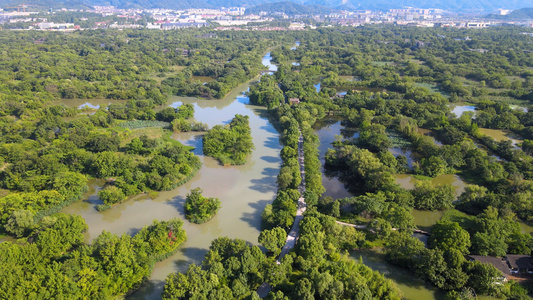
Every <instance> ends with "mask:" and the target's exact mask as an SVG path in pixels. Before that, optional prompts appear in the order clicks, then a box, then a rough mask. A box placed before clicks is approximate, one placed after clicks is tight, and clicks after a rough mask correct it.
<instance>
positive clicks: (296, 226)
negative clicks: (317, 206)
mask: <svg viewBox="0 0 533 300" xmlns="http://www.w3.org/2000/svg"><path fill="white" fill-rule="evenodd" d="M298 161H299V162H300V175H301V177H302V182H301V183H300V185H299V186H298V191H299V192H300V195H301V197H300V199H298V209H297V210H296V218H294V223H293V224H292V228H291V231H289V234H288V235H287V240H286V241H285V246H283V248H282V249H281V254H280V255H279V257H278V260H277V263H278V264H280V261H281V259H282V258H283V256H285V255H286V254H287V253H289V251H290V250H291V249H292V248H294V246H295V245H296V241H297V240H298V235H299V234H300V221H301V220H302V219H303V218H304V216H303V215H304V212H305V210H306V209H307V205H306V204H305V199H304V197H303V195H304V193H305V162H304V138H303V136H302V132H300V138H299V140H298Z"/></svg>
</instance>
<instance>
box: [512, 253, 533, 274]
mask: <svg viewBox="0 0 533 300" xmlns="http://www.w3.org/2000/svg"><path fill="white" fill-rule="evenodd" d="M506 258H507V263H508V264H509V270H510V272H511V274H517V273H533V266H532V264H531V262H532V260H531V256H529V255H507V256H506Z"/></svg>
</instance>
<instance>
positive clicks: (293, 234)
mask: <svg viewBox="0 0 533 300" xmlns="http://www.w3.org/2000/svg"><path fill="white" fill-rule="evenodd" d="M298 161H299V162H300V175H301V177H302V182H301V183H300V185H299V186H298V191H299V192H300V195H302V197H300V199H298V209H297V210H296V218H294V223H293V224H292V228H291V231H289V234H288V235H287V240H286V241H285V246H283V248H282V249H281V253H280V255H279V257H278V259H277V260H276V263H277V264H278V265H279V264H281V259H282V258H283V256H285V255H286V254H287V253H289V251H290V250H291V249H292V248H294V246H295V245H296V241H297V240H298V235H299V234H300V221H301V220H302V219H303V218H304V212H305V210H306V208H307V206H306V204H305V199H304V197H303V194H304V193H305V162H304V138H303V136H302V132H301V131H300V138H299V139H298ZM271 290H272V286H271V285H270V284H268V283H267V282H263V284H261V286H260V287H259V288H258V289H257V291H256V293H257V294H258V295H259V298H261V299H263V298H265V297H266V296H267V295H268V293H269V292H270V291H271Z"/></svg>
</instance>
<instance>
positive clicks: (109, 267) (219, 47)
mask: <svg viewBox="0 0 533 300" xmlns="http://www.w3.org/2000/svg"><path fill="white" fill-rule="evenodd" d="M207 31H208V29H202V30H184V31H179V32H147V31H145V30H132V31H117V32H112V31H83V32H73V33H70V34H63V33H55V32H33V31H24V32H7V31H1V32H0V39H1V43H0V51H1V52H2V53H3V54H4V55H2V56H0V188H1V190H0V229H1V230H0V234H2V235H6V236H10V237H12V239H11V240H10V241H5V242H2V243H0V251H1V252H2V254H1V255H0V268H2V270H1V271H0V276H1V277H2V280H0V284H1V285H2V286H1V287H0V293H1V294H0V295H1V296H0V297H2V298H12V296H13V295H22V296H23V297H24V298H38V297H41V298H84V297H87V295H90V297H91V298H93V297H94V298H111V297H116V296H122V295H126V294H128V293H131V292H132V291H134V290H135V289H137V288H139V287H140V286H141V285H142V283H143V282H144V281H145V280H146V278H148V277H149V276H150V273H151V268H152V266H153V264H154V262H156V261H160V260H163V259H165V258H167V257H168V256H169V255H171V254H172V253H174V252H175V251H176V250H177V249H179V248H178V247H179V245H180V244H182V243H183V242H184V241H185V239H186V234H185V232H184V231H183V229H182V228H181V226H182V224H183V223H182V221H181V220H180V219H179V218H177V219H174V220H169V221H154V223H153V224H152V225H150V226H147V227H145V228H143V229H141V230H140V231H139V232H137V233H131V232H130V233H124V234H123V235H121V236H119V235H114V234H111V233H109V232H103V233H102V234H101V235H100V236H98V237H97V238H95V239H94V240H93V241H92V243H91V244H88V243H86V241H85V239H84V236H83V234H84V232H86V231H87V225H86V223H85V221H84V220H83V218H81V217H79V216H77V215H66V214H62V213H59V214H58V212H59V211H60V210H61V209H62V208H63V207H65V206H68V205H70V204H71V203H74V202H76V201H79V200H80V199H82V198H83V197H84V196H83V195H84V193H85V191H86V190H87V183H88V180H90V179H94V178H99V179H104V180H105V186H104V187H103V188H102V189H101V190H100V191H99V193H98V196H99V201H100V202H99V203H98V204H97V205H94V206H95V207H94V209H98V210H99V211H104V210H107V209H113V207H114V206H117V205H120V203H121V202H124V201H130V200H131V198H132V197H134V196H137V195H141V196H143V195H144V196H148V197H150V195H151V194H152V193H156V192H159V191H165V190H171V189H174V188H176V187H177V186H180V185H182V184H183V183H185V182H187V181H188V180H190V179H192V178H193V177H194V176H195V174H196V172H197V171H198V170H199V168H201V160H200V159H199V157H198V156H196V155H195V154H194V153H193V152H191V150H192V147H190V146H185V145H183V144H181V143H180V142H178V141H176V140H174V139H173V138H172V137H171V135H172V134H173V133H174V132H185V131H199V132H201V133H203V141H202V143H203V151H204V154H206V155H210V156H213V157H215V158H217V159H218V160H219V161H220V163H221V164H222V165H231V164H244V163H245V162H246V159H247V157H248V155H249V154H250V153H251V150H252V149H253V143H252V136H251V130H250V124H249V119H248V117H247V116H241V115H236V116H235V117H234V119H232V120H231V121H229V122H228V123H227V125H225V126H223V125H216V126H214V127H213V128H211V129H209V128H208V126H207V125H205V124H201V123H198V122H196V121H195V120H194V109H195V107H194V106H193V105H191V104H182V105H180V106H178V107H177V108H174V107H167V106H166V105H165V104H166V103H167V100H168V99H169V98H170V97H172V96H174V95H179V96H194V97H199V98H202V99H210V101H218V100H217V99H222V98H224V97H225V96H226V95H227V94H228V93H229V92H230V91H231V90H232V89H234V88H235V87H237V86H238V85H240V84H242V83H244V82H247V81H249V80H250V79H252V78H254V77H256V76H257V74H259V72H260V71H261V70H263V69H264V66H262V65H261V60H260V58H261V56H262V55H263V54H264V53H265V52H267V51H270V52H271V55H272V57H273V62H275V63H276V64H277V65H278V70H277V71H276V72H274V73H273V74H272V75H263V76H262V77H261V78H260V81H259V82H258V83H256V84H252V85H251V86H250V90H249V91H248V93H247V95H248V97H249V99H250V104H254V105H259V106H264V107H266V108H267V109H268V114H269V115H270V118H271V119H272V120H274V121H273V122H275V126H276V129H277V130H278V132H279V140H280V142H281V144H282V145H283V148H282V150H281V152H280V153H279V156H280V158H281V160H282V163H281V165H280V167H279V173H278V175H277V181H276V182H277V185H278V190H277V193H276V196H275V199H274V200H273V202H272V203H269V204H267V205H266V207H265V209H264V211H263V212H262V225H261V227H262V228H261V229H262V231H261V233H260V234H259V236H258V239H257V241H258V243H259V244H260V245H261V246H262V247H259V246H257V245H258V244H254V245H250V244H248V243H246V242H245V241H243V240H240V239H230V238H226V237H219V238H217V239H215V240H214V241H212V242H211V246H210V248H209V250H208V251H207V253H206V255H205V259H204V260H203V262H201V263H199V264H194V265H191V266H190V267H189V268H188V270H187V271H186V272H185V273H173V274H171V275H169V276H168V278H167V280H166V285H165V287H164V291H163V294H162V297H163V298H165V299H188V298H194V297H197V296H200V295H201V296H202V297H206V298H207V297H210V298H225V299H228V298H235V299H244V298H246V299H252V298H253V299H257V297H258V296H259V294H260V292H261V291H262V290H261V289H262V288H261V287H262V286H264V285H265V284H266V285H268V286H269V287H270V289H271V290H270V293H268V296H267V298H268V299H315V298H318V299H321V298H328V299H329V298H331V299H345V298H346V299H348V298H350V299H351V298H361V299H368V298H379V299H402V297H403V296H402V292H401V291H400V289H399V288H398V287H397V286H396V284H395V283H394V282H393V281H391V280H390V279H387V278H386V277H384V276H383V275H382V274H379V273H378V272H376V271H372V269H370V268H369V267H368V266H366V265H365V261H364V260H357V259H353V257H352V256H351V255H350V254H348V253H349V252H348V251H353V250H356V249H357V250H360V249H373V250H376V251H380V252H381V253H383V254H384V256H385V257H386V259H387V261H388V262H389V263H390V264H394V265H396V266H399V267H401V268H403V269H405V270H406V271H407V272H409V273H410V274H412V275H413V276H415V277H418V278H420V279H421V280H423V281H425V282H427V283H429V284H431V285H432V286H434V287H435V288H437V289H439V290H441V291H442V295H444V296H445V297H446V298H447V299H470V298H471V297H473V296H474V295H490V296H495V297H500V298H509V299H526V298H527V295H528V294H532V292H533V288H532V285H531V284H530V283H529V281H527V280H525V281H521V282H517V281H514V280H509V281H505V282H499V281H498V282H495V278H499V276H500V274H501V273H500V271H499V270H498V269H496V268H495V267H494V266H492V265H490V264H484V263H481V262H479V261H471V260H470V259H469V258H468V257H469V256H468V255H484V256H493V257H497V258H502V257H505V256H507V255H511V254H520V255H531V250H532V249H533V238H532V237H531V235H530V233H529V232H526V231H524V229H523V228H524V226H527V225H528V224H529V223H528V222H530V221H533V216H532V212H533V198H532V197H531V195H532V194H533V181H532V180H533V157H532V155H533V121H532V120H533V112H529V111H528V108H530V107H531V103H530V102H531V101H533V54H532V53H531V52H530V51H529V50H528V49H529V48H530V45H531V43H532V42H533V40H532V37H531V36H529V35H524V34H522V32H531V29H525V28H516V27H508V28H507V27H506V28H488V29H483V30H463V29H454V28H424V29H422V28H407V27H392V26H369V27H363V28H344V27H334V28H319V29H317V30H309V31H301V32H245V31H242V32H237V31H222V32H217V35H218V37H217V38H214V39H208V38H204V37H202V34H204V33H206V32H207ZM294 41H299V46H298V47H295V48H292V49H291V46H293V45H294ZM206 77H209V79H207V80H206ZM76 99H106V100H107V101H108V103H109V105H107V106H102V107H100V108H90V107H84V108H80V107H72V106H69V105H68V104H69V102H73V101H74V100H76ZM290 99H297V101H291V100H290ZM457 107H460V108H465V107H466V108H468V107H470V109H469V110H470V111H467V112H465V113H462V112H461V111H456V110H454V108H457ZM328 118H337V119H339V120H342V126H343V128H344V129H345V130H346V132H348V131H349V132H352V133H353V132H356V133H357V134H355V135H354V134H352V135H348V134H346V135H345V136H339V137H338V138H337V139H336V141H335V142H333V143H332V144H331V145H328V148H329V150H328V151H327V152H326V153H325V155H324V157H320V153H319V144H320V141H319V137H318V136H317V135H316V134H315V127H316V126H317V124H318V122H320V121H322V120H325V119H328ZM300 133H301V134H302V135H303V138H304V143H303V148H304V155H305V186H306V191H305V194H304V195H300V192H299V191H298V186H299V185H300V184H301V182H302V177H301V175H300V169H299V162H298V139H299V137H300ZM341 134H342V132H341ZM497 134H499V135H497ZM394 148H400V149H406V150H409V153H411V154H409V155H407V152H405V151H404V152H403V153H404V154H399V155H398V154H394V153H393V152H392V151H391V149H394ZM321 159H323V161H324V163H322V161H321ZM323 171H324V173H325V175H326V176H329V177H332V178H338V179H339V180H340V181H341V182H343V183H344V185H345V187H346V189H347V191H349V193H350V195H351V196H350V197H344V198H332V197H330V196H325V193H326V188H325V187H324V185H323V183H322V178H323V174H322V173H323ZM398 175H402V176H408V177H409V178H412V181H413V182H414V183H413V186H412V187H406V186H402V185H401V184H399V183H398ZM446 175H452V176H455V177H454V178H459V179H458V180H460V181H461V182H463V183H464V190H461V191H458V190H457V188H456V187H455V186H453V185H450V184H439V185H437V184H434V183H433V180H434V179H436V178H439V177H441V176H446ZM191 195H192V194H191ZM197 196H199V197H196V198H198V199H200V200H203V202H205V201H207V200H208V199H209V198H207V197H203V196H201V194H200V195H197ZM215 196H216V195H215ZM300 196H304V197H305V200H306V203H307V212H306V214H305V216H304V219H303V221H302V222H301V223H300V227H301V231H300V236H299V239H298V243H297V245H296V248H295V250H294V251H291V252H290V253H289V255H286V256H284V258H283V259H282V261H281V262H280V264H277V263H276V259H277V255H279V253H280V248H281V247H282V246H283V245H284V241H285V238H286V234H287V232H288V231H289V229H290V228H291V226H292V224H293V222H294V218H295V216H296V209H297V201H298V199H299V198H300ZM193 198H194V197H193ZM198 199H197V200H198ZM184 205H185V204H184ZM218 206H219V205H216V203H215V204H213V205H211V207H208V208H198V207H196V208H197V210H198V211H199V212H200V217H199V218H197V220H198V221H205V220H208V219H209V218H210V217H212V214H213V213H214V212H216V209H217V207H218ZM213 208H214V209H213ZM191 209H194V207H191ZM419 212H439V218H438V219H437V220H435V221H434V222H433V223H432V224H431V225H429V226H428V225H425V226H420V225H419V224H417V221H416V220H415V217H414V216H415V215H416V214H417V213H419ZM176 217H178V216H176ZM337 221H339V222H343V223H345V224H351V225H353V226H345V225H342V224H339V223H338V222H337ZM204 225H206V226H209V223H206V224H204ZM415 229H418V230H422V231H425V232H428V233H429V234H430V236H429V237H428V239H427V241H426V242H423V241H420V240H419V239H418V238H417V237H415V236H413V230H415ZM51 282H54V283H55V284H51Z"/></svg>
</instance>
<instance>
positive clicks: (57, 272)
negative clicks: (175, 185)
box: [0, 214, 187, 299]
mask: <svg viewBox="0 0 533 300" xmlns="http://www.w3.org/2000/svg"><path fill="white" fill-rule="evenodd" d="M32 221H33V220H32ZM182 223H183V222H182V221H181V220H179V219H174V220H170V221H162V222H158V221H154V223H153V224H152V225H150V226H145V227H144V228H142V229H141V231H139V233H137V234H136V235H134V236H133V237H131V236H129V235H127V234H124V235H122V236H117V235H114V234H111V233H109V232H106V231H104V232H103V233H102V234H101V235H100V236H98V237H97V238H96V239H95V240H94V241H93V242H92V244H91V245H87V244H84V243H83V240H84V235H83V233H84V232H85V231H86V230H87V225H86V224H85V221H84V220H83V219H82V218H81V217H80V216H77V215H65V214H56V215H52V216H47V217H44V218H43V219H42V220H41V221H40V222H37V223H32V224H28V223H20V224H17V225H16V227H17V229H21V230H23V231H22V232H25V234H23V235H22V236H23V239H22V240H19V242H17V243H11V242H2V243H0V277H1V280H0V291H1V292H0V294H1V295H2V298H13V297H22V298H69V299H83V298H87V297H90V298H102V299H109V298H114V297H118V296H122V295H124V294H126V293H127V292H128V291H130V290H132V289H135V288H138V287H139V286H140V285H141V284H142V283H143V282H144V280H145V279H146V278H147V277H148V276H149V275H150V273H151V269H152V267H153V264H154V263H155V262H156V261H159V260H162V259H164V258H166V257H168V256H169V255H170V254H172V253H174V252H175V251H176V250H177V249H178V247H179V246H180V245H181V244H182V243H183V242H184V241H185V240H186V238H187V236H186V234H185V231H184V230H183V229H181V226H182ZM19 237H20V236H19Z"/></svg>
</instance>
